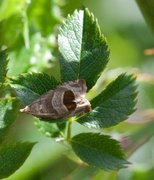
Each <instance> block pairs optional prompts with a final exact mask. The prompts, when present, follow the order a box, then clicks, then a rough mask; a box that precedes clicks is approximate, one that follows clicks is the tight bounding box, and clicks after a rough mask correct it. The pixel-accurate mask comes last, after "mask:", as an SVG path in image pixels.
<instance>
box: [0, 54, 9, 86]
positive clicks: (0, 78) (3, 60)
mask: <svg viewBox="0 0 154 180" xmlns="http://www.w3.org/2000/svg"><path fill="white" fill-rule="evenodd" d="M7 63H8V60H7V52H6V51H4V52H0V84H1V83H4V82H5V76H6V73H7Z"/></svg>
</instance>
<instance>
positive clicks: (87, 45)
mask: <svg viewBox="0 0 154 180" xmlns="http://www.w3.org/2000/svg"><path fill="white" fill-rule="evenodd" d="M58 44H59V50H60V68H61V76H62V80H63V81H64V82H66V81H71V80H75V79H85V80H86V82H87V87H88V89H91V88H92V87H93V86H94V85H95V83H96V81H97V79H98V78H99V76H100V74H101V72H102V71H103V69H104V68H105V66H106V64H107V62H108V58H109V50H108V46H107V42H106V39H105V37H104V36H103V35H102V34H101V31H100V28H99V25H98V22H97V20H96V19H95V18H94V16H93V14H92V13H90V12H89V11H88V9H85V10H79V11H75V12H74V14H73V15H72V16H68V18H67V20H66V22H65V23H64V25H63V27H62V28H61V29H60V34H59V36H58ZM66 69H67V71H66Z"/></svg>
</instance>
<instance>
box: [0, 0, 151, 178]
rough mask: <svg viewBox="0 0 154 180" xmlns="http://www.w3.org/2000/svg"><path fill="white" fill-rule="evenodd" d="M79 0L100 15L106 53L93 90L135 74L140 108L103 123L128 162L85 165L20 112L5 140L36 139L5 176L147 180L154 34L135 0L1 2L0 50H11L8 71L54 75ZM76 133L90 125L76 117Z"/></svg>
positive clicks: (15, 74)
mask: <svg viewBox="0 0 154 180" xmlns="http://www.w3.org/2000/svg"><path fill="white" fill-rule="evenodd" d="M83 5H84V6H85V7H88V8H89V10H90V11H91V12H93V13H94V15H95V17H96V18H97V19H98V22H99V24H100V27H101V30H102V32H103V34H104V35H105V36H106V38H107V40H108V44H109V48H110V53H111V55H110V61H109V64H108V66H107V69H106V70H105V72H103V74H102V76H101V78H100V79H99V81H98V83H97V85H96V87H95V88H94V89H93V93H98V92H99V91H100V90H102V88H103V86H104V84H106V83H107V82H109V81H110V80H112V79H113V78H115V77H116V76H117V75H118V74H120V73H121V72H128V73H135V74H136V76H137V84H138V91H139V95H138V103H137V111H136V112H135V113H134V114H133V115H132V116H131V117H130V118H129V119H128V120H127V121H125V122H123V123H121V124H120V125H117V126H114V127H113V128H110V129H105V130H104V129H102V131H103V132H107V133H108V132H110V133H111V134H112V135H113V137H114V138H116V139H118V140H121V141H122V145H123V147H124V149H125V152H126V155H127V157H128V160H129V161H130V162H131V163H132V164H131V165H130V166H129V167H128V168H126V169H122V170H120V171H119V172H114V171H113V172H112V171H111V172H105V171H103V170H96V169H95V168H93V167H88V166H86V165H85V164H82V163H81V162H80V161H79V160H78V159H76V158H75V157H74V154H72V152H71V150H70V147H69V146H68V145H64V144H62V143H61V142H58V143H57V142H56V141H55V139H52V138H50V134H49V133H46V132H44V130H43V129H41V128H37V127H39V125H38V124H37V126H35V125H34V122H35V124H36V123H37V122H36V120H35V119H34V118H32V117H31V116H27V115H25V116H24V115H19V116H18V119H17V120H16V122H15V124H14V126H13V127H12V130H11V132H10V135H9V136H8V139H9V140H10V141H16V140H23V141H24V140H26V141H37V142H38V144H37V145H36V146H35V147H34V149H33V151H32V153H31V155H30V156H29V158H28V159H27V160H26V162H25V163H24V165H23V166H22V167H21V168H20V169H19V170H18V171H17V172H16V173H15V174H13V175H12V176H10V177H9V178H7V179H9V180H21V179H22V180H35V179H37V180H60V179H64V180H77V179H82V180H88V179H93V180H102V179H103V180H114V179H118V180H151V179H153V177H154V136H153V131H154V130H153V127H154V123H153V120H154V49H153V48H154V34H152V32H151V31H150V29H149V28H148V26H147V24H146V23H145V21H144V18H143V16H142V14H141V12H140V10H139V7H138V6H137V4H136V2H135V1H134V0H130V1H128V0H116V1H115V0H82V1H81V0H78V1H73V0H1V1H0V48H1V50H2V49H5V48H9V57H10V62H9V67H8V69H9V71H8V75H9V76H11V77H13V76H17V75H19V74H21V73H25V72H46V73H48V74H52V75H54V76H55V77H56V78H57V79H58V78H59V77H60V75H59V66H58V47H57V34H58V27H59V25H60V24H61V22H62V21H63V20H64V19H65V18H66V17H67V14H72V13H73V11H74V10H75V9H76V8H80V7H82V6H83ZM38 130H39V131H38ZM81 131H88V129H86V128H84V127H82V126H81V125H79V124H77V123H75V124H74V127H73V132H74V134H75V133H77V132H81ZM45 135H46V136H45Z"/></svg>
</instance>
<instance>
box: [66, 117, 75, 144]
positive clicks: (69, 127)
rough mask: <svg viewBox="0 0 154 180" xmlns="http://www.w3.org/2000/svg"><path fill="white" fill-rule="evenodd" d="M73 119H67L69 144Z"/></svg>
mask: <svg viewBox="0 0 154 180" xmlns="http://www.w3.org/2000/svg"><path fill="white" fill-rule="evenodd" d="M73 120H74V118H73V117H71V118H69V119H68V126H67V141H68V142H70V139H71V125H72V122H73Z"/></svg>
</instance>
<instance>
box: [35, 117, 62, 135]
mask: <svg viewBox="0 0 154 180" xmlns="http://www.w3.org/2000/svg"><path fill="white" fill-rule="evenodd" d="M35 125H36V127H37V128H38V130H39V131H40V132H41V133H42V134H45V135H46V136H47V137H57V136H59V134H60V129H59V128H58V126H57V124H56V123H49V122H44V121H40V120H36V121H35Z"/></svg>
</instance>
